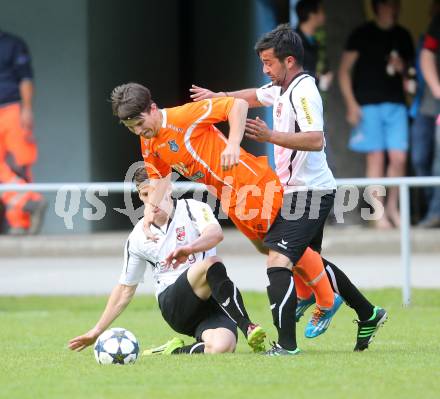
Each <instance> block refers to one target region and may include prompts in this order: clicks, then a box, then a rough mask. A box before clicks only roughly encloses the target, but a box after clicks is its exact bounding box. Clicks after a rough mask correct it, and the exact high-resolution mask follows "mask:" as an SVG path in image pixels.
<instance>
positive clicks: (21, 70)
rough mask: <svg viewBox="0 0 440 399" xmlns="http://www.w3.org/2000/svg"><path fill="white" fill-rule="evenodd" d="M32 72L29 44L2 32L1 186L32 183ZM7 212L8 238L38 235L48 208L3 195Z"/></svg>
mask: <svg viewBox="0 0 440 399" xmlns="http://www.w3.org/2000/svg"><path fill="white" fill-rule="evenodd" d="M32 77H33V75H32V68H31V58H30V55H29V52H28V49H27V46H26V44H25V43H24V42H23V41H22V40H21V39H19V38H18V37H16V36H13V35H10V34H8V33H5V32H2V31H0V183H11V184H14V183H15V184H26V183H29V182H31V181H32V174H31V167H32V165H33V164H34V163H35V161H36V160H37V146H36V144H35V142H34V139H33V137H32V127H33V113H32V96H33V83H32ZM0 195H1V196H0V198H1V201H2V202H3V206H4V208H5V212H4V220H3V222H2V225H3V226H2V230H4V231H6V232H7V233H9V234H27V233H36V232H37V231H38V230H39V227H40V226H41V221H42V216H43V213H44V210H45V207H46V204H45V200H44V198H43V197H42V196H41V195H40V194H38V193H33V192H5V193H2V194H0Z"/></svg>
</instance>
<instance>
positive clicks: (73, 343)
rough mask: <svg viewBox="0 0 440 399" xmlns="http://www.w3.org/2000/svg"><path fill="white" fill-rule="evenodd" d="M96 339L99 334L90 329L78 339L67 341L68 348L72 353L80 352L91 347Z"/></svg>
mask: <svg viewBox="0 0 440 399" xmlns="http://www.w3.org/2000/svg"><path fill="white" fill-rule="evenodd" d="M98 337H99V332H98V331H96V330H93V329H92V330H90V331H88V332H86V333H85V334H84V335H79V336H78V337H75V338H72V339H71V340H70V341H69V345H68V347H69V349H70V350H72V351H77V352H80V351H82V350H83V349H84V348H87V347H88V346H90V345H93V344H94V343H95V341H96V339H97V338H98Z"/></svg>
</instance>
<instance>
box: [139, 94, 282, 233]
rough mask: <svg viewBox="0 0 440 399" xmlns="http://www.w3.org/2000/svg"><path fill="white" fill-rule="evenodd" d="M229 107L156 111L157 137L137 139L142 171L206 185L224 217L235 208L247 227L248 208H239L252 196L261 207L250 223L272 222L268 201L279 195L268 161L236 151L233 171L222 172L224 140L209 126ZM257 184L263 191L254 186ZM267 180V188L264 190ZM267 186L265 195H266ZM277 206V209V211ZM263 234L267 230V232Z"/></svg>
mask: <svg viewBox="0 0 440 399" xmlns="http://www.w3.org/2000/svg"><path fill="white" fill-rule="evenodd" d="M233 104H234V98H232V97H222V98H214V99H207V100H202V101H199V102H192V103H188V104H185V105H182V106H180V107H175V108H166V109H163V110H161V112H162V113H163V122H162V127H161V129H160V130H159V132H158V134H157V135H156V136H155V137H153V138H151V139H145V138H141V147H142V156H143V158H144V161H145V165H146V169H147V172H148V174H149V176H150V177H151V178H161V177H165V176H167V175H169V174H170V173H171V170H172V169H174V170H175V171H177V172H178V173H179V174H181V175H183V176H184V177H186V178H188V179H189V180H192V181H194V182H198V183H203V184H206V185H207V186H208V189H209V191H210V192H211V193H212V194H213V195H215V196H216V197H217V198H219V199H220V200H221V203H222V208H223V209H224V211H225V212H226V213H227V214H228V215H229V213H230V210H231V209H234V210H237V209H239V213H243V214H244V219H246V220H245V222H246V223H249V220H248V219H247V213H246V211H247V210H248V208H247V207H246V206H245V205H244V206H243V205H242V206H240V204H242V203H243V201H246V199H247V198H248V197H252V198H253V201H252V202H253V203H254V204H255V201H257V202H258V201H259V204H260V209H259V214H258V215H255V216H254V217H253V218H252V219H255V218H263V219H267V220H273V219H274V216H273V213H274V211H273V210H272V209H271V205H270V204H272V200H271V199H270V198H271V197H273V196H274V195H275V196H278V194H276V192H280V191H281V185H280V183H279V180H278V178H277V176H276V174H275V173H274V172H273V171H272V170H271V169H270V167H269V164H268V162H267V158H266V157H255V156H254V155H252V154H249V153H248V152H246V151H245V150H243V149H240V161H239V164H238V165H237V166H234V167H233V168H231V169H229V170H223V169H222V167H221V162H220V161H221V153H222V152H223V150H224V149H225V147H226V144H227V139H226V137H225V136H224V135H223V134H222V133H221V132H220V131H219V130H218V129H217V128H216V127H215V126H214V124H215V123H218V122H222V121H226V120H227V119H228V115H229V112H230V110H231V108H232V106H233ZM262 180H264V182H265V183H264V187H260V185H259V183H260V181H262ZM269 180H270V182H271V183H270V184H269V185H267V183H268V181H269ZM266 185H267V186H268V187H267V189H268V191H269V192H268V193H266V192H265V191H266ZM274 191H275V193H274ZM263 199H264V201H263ZM263 202H264V203H263ZM278 202H279V201H276V203H277V205H276V207H278V209H279V206H281V205H280V204H279V203H278ZM268 204H269V205H268ZM263 208H265V209H263ZM269 208H270V209H269ZM278 209H277V210H278ZM277 210H276V211H277ZM248 213H249V212H248ZM253 214H255V212H254V213H253ZM275 215H276V212H275ZM240 219H242V218H241V217H240ZM234 223H236V221H235V220H234ZM236 224H237V223H236ZM257 224H258V223H257ZM237 227H239V226H238V225H237ZM264 230H266V231H267V227H264ZM248 236H249V235H248Z"/></svg>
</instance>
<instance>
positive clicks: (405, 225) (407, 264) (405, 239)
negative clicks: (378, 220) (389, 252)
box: [399, 184, 411, 306]
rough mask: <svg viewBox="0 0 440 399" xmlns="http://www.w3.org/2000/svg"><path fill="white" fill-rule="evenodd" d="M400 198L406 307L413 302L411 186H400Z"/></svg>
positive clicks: (401, 248)
mask: <svg viewBox="0 0 440 399" xmlns="http://www.w3.org/2000/svg"><path fill="white" fill-rule="evenodd" d="M399 197H400V254H401V263H402V300H403V305H404V306H409V304H410V302H411V237H410V224H411V221H410V201H409V186H408V185H407V184H401V185H400V186H399Z"/></svg>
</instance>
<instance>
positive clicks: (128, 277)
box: [119, 238, 147, 285]
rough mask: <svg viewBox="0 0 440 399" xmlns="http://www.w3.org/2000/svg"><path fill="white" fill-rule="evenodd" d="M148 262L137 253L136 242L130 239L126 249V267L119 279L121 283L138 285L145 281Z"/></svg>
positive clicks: (124, 266)
mask: <svg viewBox="0 0 440 399" xmlns="http://www.w3.org/2000/svg"><path fill="white" fill-rule="evenodd" d="M146 268H147V260H146V259H145V258H144V257H143V256H141V254H140V253H139V252H138V251H136V248H135V241H134V240H133V239H130V238H129V239H128V240H127V242H126V243H125V249H124V265H123V267H122V273H121V276H120V277H119V283H120V284H124V285H137V284H139V283H141V282H143V281H144V274H145V270H146Z"/></svg>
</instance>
